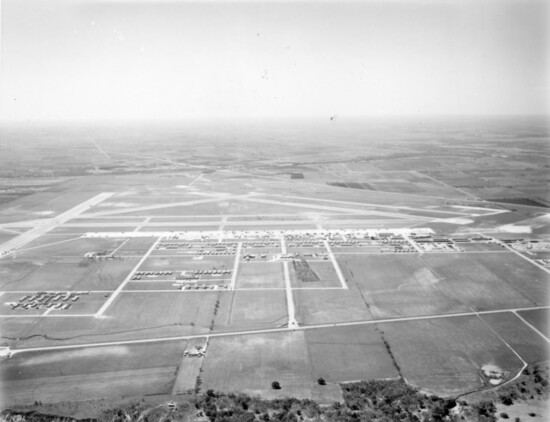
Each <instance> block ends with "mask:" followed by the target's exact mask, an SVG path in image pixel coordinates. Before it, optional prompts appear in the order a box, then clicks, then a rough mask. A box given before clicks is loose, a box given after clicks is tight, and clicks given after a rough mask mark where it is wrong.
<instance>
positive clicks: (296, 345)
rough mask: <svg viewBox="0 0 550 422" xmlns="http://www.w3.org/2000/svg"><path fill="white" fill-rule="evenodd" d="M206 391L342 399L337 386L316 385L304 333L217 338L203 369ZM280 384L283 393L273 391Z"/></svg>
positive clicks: (274, 396) (323, 399) (275, 396)
mask: <svg viewBox="0 0 550 422" xmlns="http://www.w3.org/2000/svg"><path fill="white" fill-rule="evenodd" d="M203 370H204V372H203V374H202V375H201V378H202V389H203V390H207V389H213V390H216V391H223V392H235V391H237V392H243V393H246V394H250V395H261V396H262V397H266V398H279V397H298V398H307V397H313V398H315V399H317V400H320V401H321V403H332V402H334V401H337V400H341V393H340V389H339V388H338V386H336V385H326V386H324V387H323V388H319V387H320V386H317V385H316V380H315V378H314V375H312V372H311V364H310V360H309V356H308V353H307V346H306V340H305V337H304V333H303V332H281V333H270V334H257V335H253V336H252V335H244V336H231V337H220V338H214V339H212V340H211V341H210V345H209V349H208V353H207V357H206V361H205V363H204V366H203ZM273 381H278V382H279V383H280V385H281V389H280V390H274V389H272V388H271V383H272V382H273Z"/></svg>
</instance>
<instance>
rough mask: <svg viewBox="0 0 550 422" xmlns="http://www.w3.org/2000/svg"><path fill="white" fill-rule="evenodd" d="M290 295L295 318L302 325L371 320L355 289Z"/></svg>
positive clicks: (296, 292) (294, 292) (298, 292)
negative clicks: (292, 298)
mask: <svg viewBox="0 0 550 422" xmlns="http://www.w3.org/2000/svg"><path fill="white" fill-rule="evenodd" d="M292 294H293V297H294V302H295V304H296V318H297V319H298V321H299V322H300V323H301V324H304V325H314V324H329V323H331V322H349V321H359V320H369V319H372V316H371V314H370V312H369V310H368V309H367V307H366V305H365V302H364V301H363V300H362V298H361V294H360V293H359V291H358V290H357V288H355V287H351V288H350V289H349V290H342V289H334V290H309V289H304V290H294V291H293V292H292Z"/></svg>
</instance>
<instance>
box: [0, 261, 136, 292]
mask: <svg viewBox="0 0 550 422" xmlns="http://www.w3.org/2000/svg"><path fill="white" fill-rule="evenodd" d="M137 262H138V259H137V258H125V259H124V260H109V261H92V260H86V261H82V260H79V259H72V260H71V259H70V258H65V259H63V260H61V259H57V260H55V259H54V260H51V262H43V261H35V260H33V261H26V260H17V261H15V260H12V261H1V262H0V273H2V272H3V273H4V274H5V277H3V278H2V281H1V282H2V285H1V288H2V289H3V290H4V291H13V290H21V291H30V292H33V291H41V290H45V291H49V290H112V289H115V288H116V287H118V285H119V284H120V283H121V282H122V281H123V280H124V278H125V277H126V275H127V274H129V273H130V271H131V270H132V268H134V266H135V265H136V264H137Z"/></svg>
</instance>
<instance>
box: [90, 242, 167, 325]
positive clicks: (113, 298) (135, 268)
mask: <svg viewBox="0 0 550 422" xmlns="http://www.w3.org/2000/svg"><path fill="white" fill-rule="evenodd" d="M161 239H162V237H159V238H158V239H157V240H156V242H155V243H153V245H152V246H151V247H150V248H149V250H148V251H147V252H146V253H145V255H143V257H142V258H141V259H140V260H139V262H138V263H137V264H136V266H135V267H134V268H133V269H132V271H130V273H129V274H128V275H127V276H126V278H125V279H124V281H123V282H122V283H120V285H119V286H118V288H117V289H116V290H115V291H114V292H113V294H111V296H109V299H107V300H106V301H105V303H104V304H103V306H102V307H101V308H99V310H98V311H97V312H96V314H95V317H96V318H99V317H101V316H102V315H103V313H104V312H105V311H106V310H107V308H108V307H109V306H111V303H113V301H114V300H115V299H116V297H117V296H118V295H119V294H120V292H121V291H122V289H124V286H126V284H127V283H128V282H129V281H130V279H131V278H132V275H133V274H134V272H135V271H137V269H138V268H139V267H140V266H141V264H143V262H145V260H146V259H147V258H148V257H149V255H150V254H151V252H153V250H154V249H155V248H156V246H157V245H158V243H159V242H160V240H161Z"/></svg>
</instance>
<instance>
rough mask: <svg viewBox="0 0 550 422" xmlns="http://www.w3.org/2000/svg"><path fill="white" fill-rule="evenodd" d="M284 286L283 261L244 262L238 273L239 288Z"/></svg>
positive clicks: (281, 287)
mask: <svg viewBox="0 0 550 422" xmlns="http://www.w3.org/2000/svg"><path fill="white" fill-rule="evenodd" d="M269 288H280V289H283V288H284V275H283V265H282V263H281V262H244V263H242V264H240V266H239V270H238V273H237V289H269Z"/></svg>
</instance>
